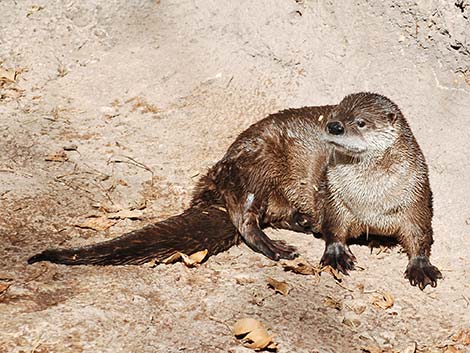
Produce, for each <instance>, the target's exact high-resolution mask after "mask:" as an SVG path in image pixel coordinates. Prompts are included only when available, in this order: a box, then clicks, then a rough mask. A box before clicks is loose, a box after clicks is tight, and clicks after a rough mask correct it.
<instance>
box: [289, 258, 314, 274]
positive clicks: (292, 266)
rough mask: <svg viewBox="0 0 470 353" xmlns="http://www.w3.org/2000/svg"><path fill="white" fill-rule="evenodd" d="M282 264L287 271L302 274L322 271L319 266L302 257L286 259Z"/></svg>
mask: <svg viewBox="0 0 470 353" xmlns="http://www.w3.org/2000/svg"><path fill="white" fill-rule="evenodd" d="M282 266H283V267H284V270H285V271H292V272H294V273H298V274H301V275H317V274H319V273H320V269H319V268H318V267H316V266H313V265H311V264H310V263H308V262H307V261H306V260H304V259H302V258H300V257H299V258H297V259H294V260H288V261H284V262H283V263H282Z"/></svg>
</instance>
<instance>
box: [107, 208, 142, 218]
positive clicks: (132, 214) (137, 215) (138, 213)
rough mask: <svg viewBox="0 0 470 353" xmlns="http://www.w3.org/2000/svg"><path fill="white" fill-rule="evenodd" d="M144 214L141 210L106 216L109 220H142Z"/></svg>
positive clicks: (122, 211) (119, 212)
mask: <svg viewBox="0 0 470 353" xmlns="http://www.w3.org/2000/svg"><path fill="white" fill-rule="evenodd" d="M142 216H143V212H142V211H139V210H121V211H118V212H115V213H110V214H108V215H106V217H108V218H109V219H127V218H128V219H142Z"/></svg>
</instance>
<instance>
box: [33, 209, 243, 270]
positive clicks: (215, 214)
mask: <svg viewBox="0 0 470 353" xmlns="http://www.w3.org/2000/svg"><path fill="white" fill-rule="evenodd" d="M238 242H239V236H238V232H237V230H236V228H235V227H234V226H233V224H232V222H231V221H230V217H229V215H228V213H227V212H226V211H225V209H223V208H222V207H217V206H205V207H203V206H200V205H199V206H193V207H191V208H189V209H188V210H186V211H184V212H183V213H182V214H180V215H177V216H174V217H171V218H168V219H167V220H164V221H162V222H159V223H156V224H152V225H149V226H146V227H144V228H142V229H139V230H136V231H133V232H130V233H127V234H124V235H122V236H120V237H117V238H115V239H111V240H108V241H105V242H102V243H98V244H94V245H88V246H84V247H77V248H70V249H49V250H45V251H43V252H41V253H39V254H37V255H34V256H33V257H31V258H30V259H29V260H28V263H30V264H32V263H35V262H39V261H50V262H54V263H58V264H65V265H138V264H143V263H145V262H148V261H150V260H156V261H157V262H161V261H163V260H164V259H166V258H168V257H169V256H171V255H173V254H174V253H176V252H177V251H180V252H182V253H185V254H188V255H191V254H193V253H195V252H197V251H201V250H205V249H207V250H208V255H207V256H210V255H214V254H216V253H218V252H221V251H224V250H227V249H229V248H230V247H232V246H233V245H235V244H237V243H238Z"/></svg>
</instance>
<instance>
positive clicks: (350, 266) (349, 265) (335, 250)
mask: <svg viewBox="0 0 470 353" xmlns="http://www.w3.org/2000/svg"><path fill="white" fill-rule="evenodd" d="M355 261H356V257H355V256H354V255H353V254H352V252H351V250H349V248H347V247H346V246H344V245H343V244H341V243H339V242H335V243H331V244H328V245H327V246H326V249H325V252H324V253H323V256H322V258H321V260H320V263H321V264H322V265H323V266H327V265H329V266H331V267H333V268H335V269H337V270H338V271H339V272H342V273H344V274H345V275H347V274H348V271H350V270H354V262H355Z"/></svg>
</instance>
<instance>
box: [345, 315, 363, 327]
mask: <svg viewBox="0 0 470 353" xmlns="http://www.w3.org/2000/svg"><path fill="white" fill-rule="evenodd" d="M342 322H343V324H344V325H346V326H349V327H352V328H356V327H359V326H360V325H361V321H359V320H358V319H354V318H346V317H345V318H344V319H343V321H342Z"/></svg>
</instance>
